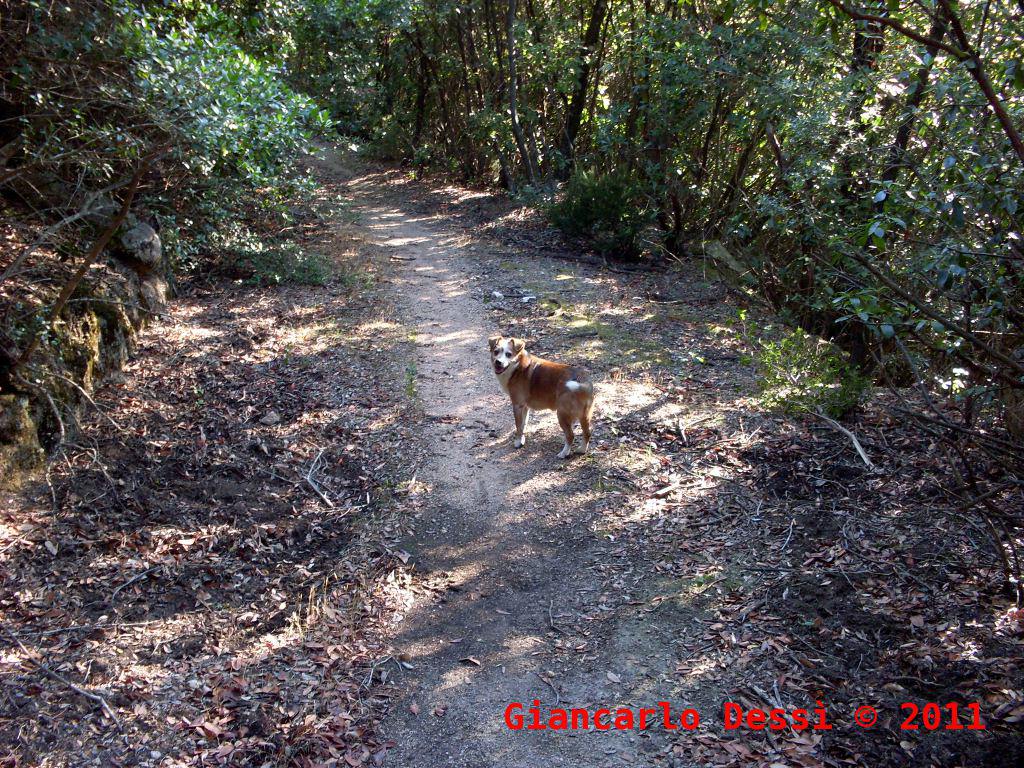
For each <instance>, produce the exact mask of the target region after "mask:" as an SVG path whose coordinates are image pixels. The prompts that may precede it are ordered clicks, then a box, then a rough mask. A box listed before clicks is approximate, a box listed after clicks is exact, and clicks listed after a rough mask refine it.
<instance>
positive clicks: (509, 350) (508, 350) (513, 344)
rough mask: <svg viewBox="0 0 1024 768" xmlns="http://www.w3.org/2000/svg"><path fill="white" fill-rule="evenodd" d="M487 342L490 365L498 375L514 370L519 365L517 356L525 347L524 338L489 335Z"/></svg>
mask: <svg viewBox="0 0 1024 768" xmlns="http://www.w3.org/2000/svg"><path fill="white" fill-rule="evenodd" d="M487 343H488V345H490V348H491V365H492V366H493V367H494V373H495V374H497V375H498V376H501V375H502V374H504V373H506V372H507V371H513V370H515V369H516V367H517V366H518V365H519V356H520V355H521V354H522V353H523V350H525V349H526V341H525V340H524V339H514V338H512V337H511V336H491V338H489V339H488V340H487Z"/></svg>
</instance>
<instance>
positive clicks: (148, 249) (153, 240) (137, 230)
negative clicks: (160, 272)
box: [121, 221, 163, 268]
mask: <svg viewBox="0 0 1024 768" xmlns="http://www.w3.org/2000/svg"><path fill="white" fill-rule="evenodd" d="M121 245H123V246H124V248H125V250H126V251H128V255H129V256H131V257H132V258H133V259H135V260H136V261H140V262H142V263H143V264H145V265H146V266H147V267H150V268H152V267H156V266H157V265H158V264H159V263H160V259H161V257H162V252H163V251H162V247H161V245H160V235H158V234H157V233H156V230H155V229H153V228H152V227H151V226H149V224H146V223H145V222H141V221H140V222H139V223H138V224H136V225H135V226H134V227H132V228H131V229H129V230H128V231H127V232H125V233H124V234H123V235H121Z"/></svg>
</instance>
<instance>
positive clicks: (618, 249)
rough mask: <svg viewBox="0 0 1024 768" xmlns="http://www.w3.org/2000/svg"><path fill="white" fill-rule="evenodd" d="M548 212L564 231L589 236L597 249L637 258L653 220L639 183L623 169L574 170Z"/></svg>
mask: <svg viewBox="0 0 1024 768" xmlns="http://www.w3.org/2000/svg"><path fill="white" fill-rule="evenodd" d="M548 215H549V217H550V219H551V221H552V223H553V224H554V225H555V226H557V227H559V228H560V229H562V230H563V231H564V232H566V233H567V234H570V235H574V236H577V237H584V238H586V239H587V240H589V241H590V242H591V244H592V245H593V247H594V249H595V250H597V251H598V253H601V254H604V255H610V256H618V257H619V258H626V259H636V258H639V256H640V255H641V253H642V252H643V233H644V230H645V229H647V227H648V225H650V223H651V220H652V216H651V211H650V209H649V206H648V205H647V199H646V197H645V196H644V194H643V192H642V190H641V188H640V185H639V184H638V183H637V181H636V180H635V179H634V178H633V177H632V176H630V175H629V174H628V173H626V172H622V171H619V172H615V173H608V174H603V175H601V174H597V173H594V172H592V171H583V172H580V173H577V174H575V175H574V176H573V177H572V178H571V179H570V180H569V183H568V184H567V185H566V188H565V195H564V197H563V198H562V199H561V200H560V201H559V202H557V203H555V204H554V205H552V206H551V208H549V209H548Z"/></svg>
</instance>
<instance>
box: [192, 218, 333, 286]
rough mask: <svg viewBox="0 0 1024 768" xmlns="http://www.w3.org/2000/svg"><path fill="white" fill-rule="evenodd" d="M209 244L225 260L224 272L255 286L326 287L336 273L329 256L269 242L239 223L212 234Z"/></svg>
mask: <svg viewBox="0 0 1024 768" xmlns="http://www.w3.org/2000/svg"><path fill="white" fill-rule="evenodd" d="M208 242H209V247H210V248H211V249H212V250H213V251H214V252H215V253H217V254H219V256H220V258H221V267H220V269H221V270H223V271H226V272H227V273H228V274H231V275H235V276H237V277H241V278H242V279H244V280H248V281H250V282H253V283H259V284H262V285H277V284H279V283H299V284H302V285H323V284H324V283H326V282H327V280H328V279H329V278H330V277H331V276H332V274H333V271H334V270H333V265H332V263H331V261H330V259H329V258H328V257H327V256H325V255H323V254H320V253H314V252H309V251H304V250H303V249H302V248H300V247H299V246H298V245H297V244H296V243H293V242H287V241H281V242H274V241H270V242H267V241H266V239H265V238H264V237H262V236H260V235H258V234H257V233H256V232H254V231H253V230H251V229H250V228H249V227H247V226H245V225H244V224H240V223H237V222H234V223H224V224H222V225H221V226H220V227H218V228H217V229H215V230H213V231H212V232H210V233H209V241H208Z"/></svg>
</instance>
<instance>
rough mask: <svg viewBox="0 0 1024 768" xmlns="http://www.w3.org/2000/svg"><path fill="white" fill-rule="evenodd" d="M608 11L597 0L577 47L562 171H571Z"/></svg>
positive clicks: (603, 0) (601, 0)
mask: <svg viewBox="0 0 1024 768" xmlns="http://www.w3.org/2000/svg"><path fill="white" fill-rule="evenodd" d="M607 12H608V3H607V0H596V2H595V3H594V8H593V10H592V11H591V13H590V23H588V24H587V29H586V32H584V34H583V41H582V43H581V44H580V49H579V60H578V66H579V72H578V74H577V77H576V83H575V84H574V86H573V91H572V95H571V96H570V97H569V106H568V108H567V109H566V113H565V127H564V128H563V129H562V137H561V139H562V140H561V142H560V146H559V151H560V152H561V153H562V156H563V157H564V158H565V161H566V165H565V174H566V175H568V174H569V173H571V172H572V168H573V166H574V165H575V162H576V156H575V147H576V136H577V135H578V134H579V132H580V122H581V121H582V119H583V109H584V107H585V106H586V103H587V85H588V84H589V82H590V72H591V67H592V62H591V59H592V57H593V56H594V50H595V48H596V47H597V44H598V42H599V41H600V38H601V27H602V25H603V24H604V17H605V14H606V13H607Z"/></svg>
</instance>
